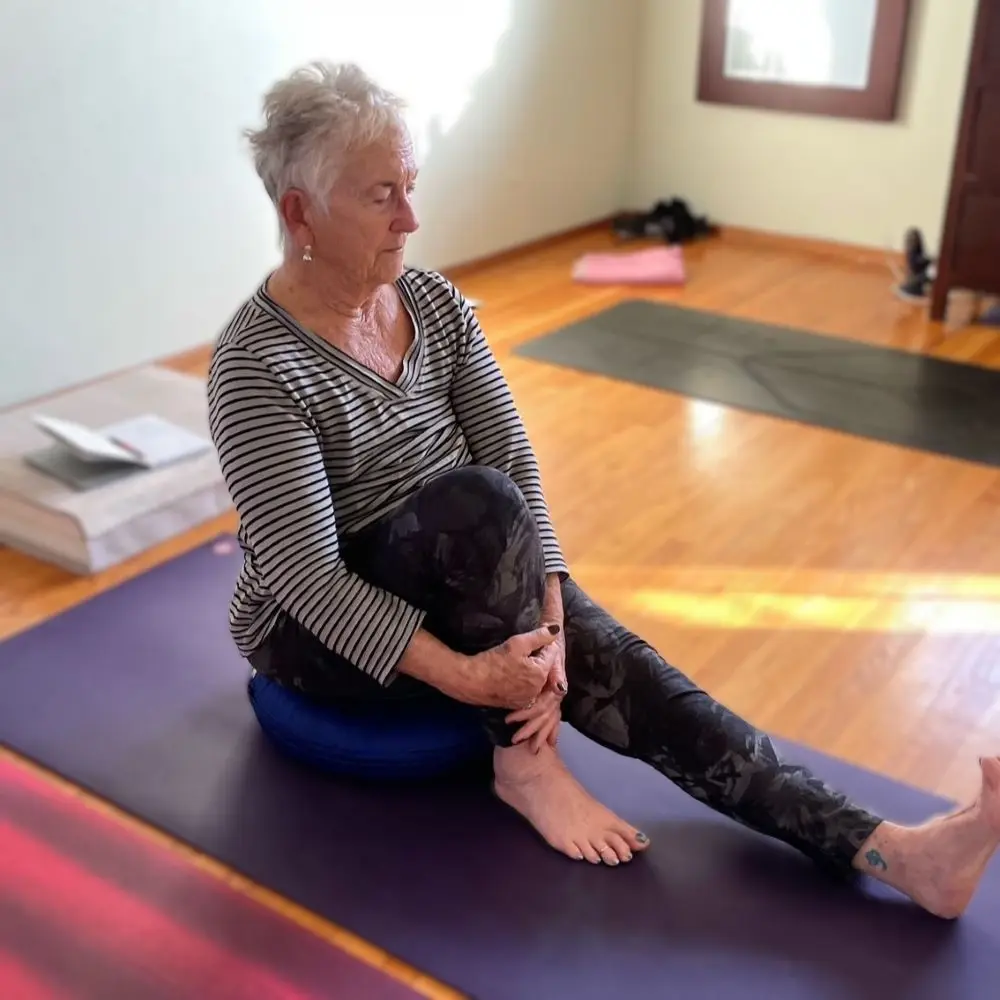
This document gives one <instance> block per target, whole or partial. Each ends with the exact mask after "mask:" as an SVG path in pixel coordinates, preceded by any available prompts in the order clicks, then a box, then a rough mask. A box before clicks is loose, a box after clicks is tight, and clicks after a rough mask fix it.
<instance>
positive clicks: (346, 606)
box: [208, 344, 423, 684]
mask: <svg viewBox="0 0 1000 1000" xmlns="http://www.w3.org/2000/svg"><path fill="white" fill-rule="evenodd" d="M208 397H209V423H210V428H211V433H212V438H213V441H214V443H215V446H216V450H217V452H218V455H219V461H220V465H221V468H222V474H223V477H224V479H225V482H226V486H227V488H228V490H229V493H230V496H231V498H232V500H233V503H234V505H235V506H236V510H237V512H238V514H239V518H240V525H241V530H242V532H243V534H244V536H245V538H246V540H247V542H248V544H249V546H250V549H251V551H252V553H253V558H254V561H255V563H256V567H257V569H258V571H259V573H260V574H261V575H262V576H263V580H264V583H265V585H266V586H267V588H268V590H269V591H270V593H271V595H272V597H273V598H274V600H275V602H276V603H277V604H278V605H279V606H280V607H281V608H282V609H284V610H285V611H286V612H287V613H288V614H289V615H291V616H292V617H293V618H295V619H296V620H297V621H298V622H299V623H300V624H301V625H302V626H304V627H305V628H307V629H308V630H309V631H310V632H312V633H313V634H314V635H315V636H316V637H317V638H318V639H319V640H320V641H321V642H323V643H324V644H325V645H326V646H327V648H329V649H330V650H332V651H333V652H335V653H338V654H339V655H340V656H343V657H344V658H345V659H347V660H348V661H350V662H351V663H353V664H354V665H355V666H356V667H358V668H359V669H361V670H363V671H365V672H366V673H368V674H370V675H371V676H372V677H373V678H375V680H377V681H378V682H379V683H382V684H386V683H388V682H389V681H390V680H391V679H392V677H393V675H394V668H395V666H396V664H397V663H398V661H399V659H400V657H401V656H402V654H403V652H404V650H405V649H406V647H407V645H408V644H409V642H410V639H411V638H412V636H413V635H414V633H415V632H416V631H417V630H418V629H419V628H420V626H421V624H422V621H423V613H422V612H421V611H419V610H418V609H416V608H414V607H411V606H410V605H408V604H407V603H405V602H404V601H402V600H401V599H400V598H398V597H397V596H395V595H394V594H390V593H388V592H387V591H385V590H381V589H379V588H377V587H374V586H372V585H371V584H369V583H368V582H367V581H366V580H364V579H362V578H361V577H359V576H358V575H357V574H355V573H352V572H350V571H349V570H348V568H347V566H346V565H345V563H344V561H343V559H342V557H341V553H340V545H339V541H338V536H337V518H336V513H335V510H334V503H333V498H332V496H331V492H330V486H329V482H328V480H327V475H326V470H325V468H324V464H323V457H322V453H321V450H320V444H319V440H318V437H317V433H316V430H315V429H314V427H313V425H312V422H311V419H310V417H309V415H308V413H307V411H306V409H305V407H304V406H303V405H302V404H301V403H300V401H299V400H298V399H297V398H296V397H295V395H294V394H293V392H292V391H291V390H290V389H288V388H287V387H286V386H285V385H283V384H282V383H281V381H280V380H279V379H278V377H277V376H276V375H275V374H274V373H272V371H271V370H270V369H269V368H268V367H267V366H266V365H264V364H263V363H262V362H261V361H260V360H258V359H257V358H256V357H255V356H254V355H253V354H252V353H250V352H249V351H247V350H246V349H245V348H242V347H239V346H237V345H233V344H229V345H225V346H223V347H221V348H220V349H219V350H218V351H217V353H216V355H215V357H214V359H213V362H212V369H211V372H210V376H209V387H208Z"/></svg>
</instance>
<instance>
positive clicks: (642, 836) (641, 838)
mask: <svg viewBox="0 0 1000 1000" xmlns="http://www.w3.org/2000/svg"><path fill="white" fill-rule="evenodd" d="M635 839H636V840H638V841H639V843H640V844H648V843H649V837H647V836H646V835H645V834H644V833H637V834H636V835H635Z"/></svg>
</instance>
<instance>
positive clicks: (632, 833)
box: [616, 823, 649, 852]
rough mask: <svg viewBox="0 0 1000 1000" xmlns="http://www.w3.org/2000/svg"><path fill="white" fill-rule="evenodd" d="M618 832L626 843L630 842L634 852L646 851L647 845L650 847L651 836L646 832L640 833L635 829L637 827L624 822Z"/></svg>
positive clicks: (629, 844)
mask: <svg viewBox="0 0 1000 1000" xmlns="http://www.w3.org/2000/svg"><path fill="white" fill-rule="evenodd" d="M616 832H617V833H618V835H619V836H620V837H621V838H622V839H623V840H624V841H625V843H626V844H628V846H629V847H630V848H631V850H632V851H633V852H639V851H644V850H646V848H647V847H649V837H647V836H646V835H645V834H644V833H640V832H639V831H638V830H636V829H635V827H632V826H628V824H626V823H622V825H621V826H620V827H618V829H617V831H616Z"/></svg>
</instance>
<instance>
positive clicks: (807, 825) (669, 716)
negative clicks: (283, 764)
mask: <svg viewBox="0 0 1000 1000" xmlns="http://www.w3.org/2000/svg"><path fill="white" fill-rule="evenodd" d="M264 112H265V120H264V123H263V126H262V127H261V128H260V129H259V130H258V131H254V132H251V133H250V136H249V138H250V143H251V146H252V149H253V154H254V159H255V163H256V168H257V172H258V174H259V175H260V178H261V180H262V181H263V184H264V188H265V189H266V191H267V194H268V195H269V196H270V198H271V201H272V202H273V203H274V206H275V209H276V211H277V217H278V221H279V224H280V232H281V238H282V244H283V247H284V260H283V262H282V263H281V265H280V266H279V267H278V268H277V269H276V270H275V271H274V272H273V273H271V274H269V275H268V276H267V277H266V279H265V280H264V281H263V283H262V284H261V285H260V287H259V288H257V290H256V291H255V292H254V293H253V294H252V295H251V296H250V298H249V299H247V301H245V302H244V303H243V304H242V305H240V307H239V309H238V310H237V311H236V312H235V315H234V316H233V317H232V319H231V321H230V322H229V324H228V325H227V327H226V328H225V330H224V331H223V332H222V333H221V335H220V337H219V339H218V342H217V345H216V349H215V351H214V356H213V361H212V365H211V373H210V384H209V403H210V414H211V427H212V433H213V438H214V441H215V444H216V448H217V450H218V454H219V457H220V461H221V465H222V469H223V472H224V475H225V479H226V482H227V484H228V489H229V491H230V493H231V496H232V499H233V502H234V504H235V506H236V508H237V510H238V513H239V517H240V537H241V542H242V545H243V547H244V550H245V560H244V566H243V570H242V573H241V575H240V577H239V580H238V583H237V586H236V592H235V595H234V597H233V602H232V606H231V613H230V620H231V627H232V630H233V635H234V639H235V642H236V644H237V646H238V648H239V650H240V651H241V652H242V653H243V654H244V655H245V656H246V657H247V659H248V660H249V661H250V663H251V665H252V666H253V667H254V668H255V669H256V670H257V671H259V672H260V673H262V674H264V675H265V676H267V677H270V678H273V679H274V680H276V681H277V682H279V683H281V684H284V685H288V686H291V687H294V688H296V689H297V690H299V691H300V692H302V693H304V694H305V695H306V696H307V697H310V698H315V699H317V700H320V701H331V700H332V701H335V702H339V703H342V704H349V703H351V702H352V701H357V700H360V699H364V700H368V699H409V701H410V703H411V705H412V708H413V710H414V711H419V710H420V705H421V704H431V703H432V701H433V699H435V698H438V699H440V698H449V699H455V700H457V701H459V702H464V703H466V704H468V705H473V706H478V708H479V710H481V714H482V722H483V725H484V727H485V728H486V730H487V731H488V733H489V735H490V737H491V739H492V741H493V744H494V746H495V751H494V772H495V790H496V794H497V796H498V797H499V798H500V799H501V800H502V801H503V802H505V803H506V804H507V805H508V806H510V807H511V808H513V809H515V810H516V811H517V812H518V813H520V814H521V815H522V816H523V817H524V819H525V820H526V821H527V822H528V823H530V824H531V825H532V826H533V827H534V828H535V830H537V832H538V833H539V834H540V835H541V837H543V838H544V839H545V841H547V842H548V844H549V845H551V847H552V848H554V849H556V850H557V851H561V852H563V853H564V854H566V855H568V856H569V857H571V858H575V859H580V860H583V859H586V860H587V861H589V862H592V863H595V864H597V863H601V862H603V863H605V864H608V865H617V864H619V863H620V862H626V861H629V860H631V859H632V857H633V855H634V854H635V853H637V852H641V851H643V850H645V849H646V848H647V846H648V839H647V838H646V836H644V835H643V834H642V833H640V832H639V831H638V830H636V829H635V828H634V827H633V826H631V825H630V824H629V823H628V822H626V821H625V820H624V819H621V818H619V817H618V816H616V815H614V814H613V813H612V812H611V811H609V810H608V809H607V808H605V807H604V806H603V805H601V804H600V803H598V802H596V801H595V800H594V799H593V798H592V797H591V796H590V795H589V794H588V793H587V792H586V791H585V790H584V789H583V788H582V787H581V786H580V784H578V783H577V782H576V781H575V780H574V778H573V777H572V776H571V774H570V773H569V771H568V770H567V769H566V767H565V766H564V765H563V764H562V763H561V762H560V758H559V754H558V751H557V746H556V742H557V741H556V735H557V731H558V726H559V723H560V720H561V719H565V720H566V721H567V722H568V723H569V724H570V725H572V726H573V727H574V728H575V729H577V730H578V731H579V732H581V733H583V734H584V735H585V736H586V737H589V738H590V739H592V740H595V741H597V742H598V743H600V744H602V745H604V746H605V747H608V748H610V749H611V750H613V751H615V752H617V753H620V754H625V755H628V756H629V757H634V758H638V759H639V760H642V761H645V762H646V763H648V764H649V765H650V766H651V767H653V768H655V769H657V770H658V771H659V772H660V773H662V774H663V776H664V777H665V778H666V779H667V780H669V781H672V782H674V783H676V784H677V785H679V786H680V787H681V788H683V789H684V790H685V791H686V792H688V793H689V794H690V795H692V796H695V797H696V798H697V799H699V800H700V801H702V802H704V803H706V804H707V805H709V806H710V807H712V808H713V809H715V810H717V811H719V812H720V813H722V814H725V815H726V816H729V817H731V818H732V819H733V820H735V821H737V822H740V823H743V824H746V825H747V826H749V827H751V828H753V829H754V830H757V831H759V832H761V833H763V834H766V835H769V836H771V837H774V838H778V839H780V840H782V841H784V842H786V843H788V844H790V845H793V846H794V847H795V848H797V849H799V850H800V851H802V852H804V853H805V854H807V855H808V856H810V857H811V858H813V859H815V861H816V862H817V863H819V864H822V865H823V866H825V867H829V868H831V869H833V870H834V871H840V872H842V873H844V874H845V875H846V874H849V873H851V872H854V871H860V872H866V873H868V874H870V875H872V876H874V877H875V878H877V879H880V880H881V881H883V882H886V883H888V884H890V885H892V886H894V887H896V888H897V889H899V890H901V891H902V892H903V893H905V894H907V895H908V896H909V897H911V898H912V899H913V900H915V901H916V902H917V903H918V904H920V905H921V906H923V907H925V908H926V909H928V910H930V911H931V912H933V913H936V914H938V915H940V916H943V917H955V916H957V915H958V914H960V913H961V912H962V910H963V909H964V908H965V906H966V905H967V903H968V901H969V899H970V898H971V896H972V894H973V892H974V890H975V887H976V885H977V883H978V881H979V878H980V876H981V875H982V872H983V870H984V869H985V866H986V864H987V862H988V861H989V858H990V856H991V855H992V853H993V851H994V849H995V848H996V846H997V844H998V840H1000V760H997V759H995V758H992V759H988V760H984V761H983V762H982V769H983V786H982V793H981V795H980V796H979V797H978V798H977V799H976V801H975V802H974V803H972V804H971V805H969V806H968V807H966V808H965V809H962V810H960V811H957V812H955V813H954V814H951V815H949V816H947V817H939V818H935V819H934V820H932V821H930V822H928V823H926V824H924V825H922V826H918V827H902V826H898V825H895V824H892V823H890V822H887V821H883V820H882V819H881V818H880V817H878V816H875V815H872V813H871V812H869V811H867V810H866V809H863V808H861V807H860V806H859V805H857V804H854V803H852V802H850V801H849V800H848V799H847V797H846V796H845V795H843V794H841V793H839V792H837V791H836V790H834V789H832V788H830V787H829V786H828V785H827V784H826V783H824V781H823V780H822V779H821V778H820V777H819V776H817V775H816V774H813V773H811V772H810V771H809V770H807V769H806V768H805V767H803V766H801V765H798V764H796V763H794V762H785V761H782V760H781V759H779V757H778V755H777V753H776V752H775V749H774V747H773V746H772V743H771V740H770V739H769V738H768V736H767V735H766V734H765V733H763V732H760V731H759V730H758V729H756V728H754V726H753V725H751V724H750V723H749V722H746V721H744V720H743V719H742V718H739V717H738V716H737V715H735V714H734V713H733V712H731V711H730V710H729V709H727V708H726V707H725V706H724V705H721V704H719V703H718V702H717V701H715V700H713V698H711V697H710V696H709V695H708V694H707V693H706V692H704V691H702V690H700V689H699V688H698V687H697V686H696V685H695V684H694V683H692V682H691V681H690V680H689V679H688V678H687V677H685V676H684V675H683V674H682V673H681V672H680V671H678V670H677V669H676V668H675V667H673V666H671V665H670V664H669V663H667V662H666V661H665V660H664V659H663V657H662V656H660V654H659V653H658V652H657V651H656V650H655V649H653V648H651V647H650V646H649V645H648V644H647V643H646V642H644V641H643V640H642V639H641V638H639V637H638V636H636V635H633V634H631V633H630V632H629V631H628V630H627V629H626V628H624V627H623V626H622V625H620V624H619V623H618V622H617V621H615V620H614V619H613V618H612V617H611V615H609V614H608V613H607V612H606V611H604V610H603V609H602V608H600V607H599V606H598V605H597V604H595V603H594V602H593V601H592V600H591V599H590V598H589V597H588V596H587V595H586V594H585V593H583V591H582V590H581V589H580V588H579V587H578V586H577V585H576V583H574V581H573V579H572V577H571V576H570V574H569V570H568V567H567V565H566V562H565V560H564V557H563V553H562V552H561V551H560V547H559V541H558V538H557V535H556V531H555V529H554V527H553V524H552V520H551V518H550V515H549V510H548V508H547V506H546V501H545V496H544V493H543V490H542V485H541V479H540V476H539V469H538V464H537V462H536V460H535V455H534V453H533V451H532V447H531V444H530V443H529V440H528V437H527V435H526V433H525V428H524V426H523V425H522V422H521V420H520V418H519V416H518V412H517V410H516V409H515V405H514V402H513V400H512V397H511V393H510V391H509V389H508V386H507V383H506V382H505V380H504V377H503V375H502V373H501V371H500V368H499V367H498V365H497V363H496V361H495V360H494V357H493V355H492V353H491V351H490V348H489V346H488V344H487V341H486V339H485V337H484V335H483V332H482V330H481V329H480V326H479V323H478V322H477V320H476V316H475V314H474V313H473V311H472V309H471V308H470V306H469V304H468V303H467V302H466V301H465V300H464V299H463V297H462V295H461V293H460V292H459V291H457V289H456V288H455V287H454V286H453V285H452V284H450V283H449V282H448V281H447V280H446V279H445V278H443V277H442V276H441V275H440V274H436V273H433V272H430V271H425V270H418V269H414V268H408V267H406V266H404V263H403V254H404V250H405V249H406V241H407V237H408V236H409V235H410V234H411V233H413V232H414V231H415V230H416V229H417V219H416V216H415V214H414V209H413V204H412V200H411V199H412V196H413V190H414V186H415V184H416V180H417V167H416V163H415V162H414V154H413V148H412V146H411V142H410V138H409V136H408V134H407V129H406V127H405V125H404V121H403V117H402V110H401V104H400V102H399V101H398V100H397V98H396V97H394V96H393V95H392V94H390V93H387V92H386V91H385V90H383V89H381V88H380V87H378V86H377V85H376V84H375V83H374V82H372V81H371V80H370V79H368V78H367V77H366V76H365V75H364V74H363V73H362V72H361V71H360V70H359V69H357V68H356V67H353V66H350V65H347V66H328V65H318V66H312V67H309V68H307V69H304V70H301V71H298V72H295V73H293V74H292V75H291V76H290V77H289V78H287V79H285V80H284V81H282V82H280V83H278V84H277V85H276V86H275V87H274V88H273V89H272V90H271V91H270V93H269V94H268V95H267V97H266V101H265V105H264Z"/></svg>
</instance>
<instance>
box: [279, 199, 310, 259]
mask: <svg viewBox="0 0 1000 1000" xmlns="http://www.w3.org/2000/svg"><path fill="white" fill-rule="evenodd" d="M278 211H279V212H280V213H281V221H282V222H283V223H284V225H285V230H286V232H287V233H288V234H289V236H290V237H291V241H292V245H293V246H295V247H297V248H298V249H299V250H301V249H302V248H303V247H306V246H311V245H312V244H313V243H314V242H315V240H314V239H313V231H312V226H310V225H309V220H308V213H309V202H308V198H307V197H306V195H305V193H304V192H303V191H300V190H299V189H298V188H290V189H289V190H288V191H286V192H285V194H284V195H283V196H282V198H281V201H280V203H279V205H278Z"/></svg>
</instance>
